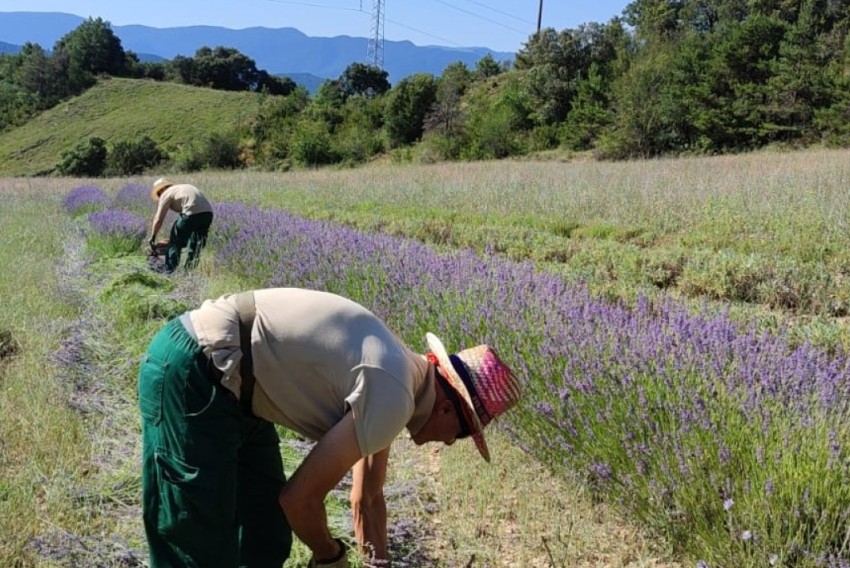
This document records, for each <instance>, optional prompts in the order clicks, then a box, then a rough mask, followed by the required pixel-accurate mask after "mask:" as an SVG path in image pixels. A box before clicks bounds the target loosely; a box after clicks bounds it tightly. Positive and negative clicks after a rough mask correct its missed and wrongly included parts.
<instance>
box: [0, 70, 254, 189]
mask: <svg viewBox="0 0 850 568" xmlns="http://www.w3.org/2000/svg"><path fill="white" fill-rule="evenodd" d="M259 100H260V95H258V94H255V93H242V92H239V93H236V92H227V91H216V90H212V89H202V88H198V87H189V86H186V85H179V84H176V83H159V82H153V81H145V80H135V79H116V78H112V79H102V80H100V81H99V82H98V84H97V85H95V86H94V87H92V88H91V89H89V90H87V91H86V92H85V93H83V94H82V95H80V96H79V97H75V98H73V99H71V100H70V101H67V102H64V103H62V104H60V105H58V106H56V107H54V108H52V109H50V110H48V111H46V112H44V113H42V114H41V115H39V116H37V117H36V118H34V119H32V120H31V121H29V122H27V123H26V124H25V125H24V126H22V127H19V128H16V129H13V130H10V131H8V132H4V133H2V134H0V174H2V175H4V176H28V175H38V174H44V173H49V172H50V171H51V170H52V169H53V168H54V167H55V166H56V163H57V162H58V161H59V159H60V156H61V154H62V152H63V151H65V150H67V149H69V148H72V147H74V146H75V145H76V144H77V143H78V142H80V141H83V140H87V139H89V138H91V137H93V136H97V137H100V138H103V139H104V140H106V142H107V145H111V144H114V143H115V142H118V141H122V140H127V141H135V140H137V139H139V138H141V137H142V136H145V135H147V136H150V137H151V138H152V139H153V140H154V141H155V142H156V143H157V144H158V145H160V146H161V147H162V148H164V149H168V150H172V149H174V148H177V147H179V146H181V145H184V144H188V143H191V142H193V141H195V140H198V139H200V138H201V137H203V136H205V135H207V134H209V133H210V132H215V131H218V130H225V129H229V128H230V127H231V126H236V125H237V124H239V122H240V121H245V120H249V119H250V117H251V116H252V115H253V114H254V112H255V110H256V108H257V107H256V104H257V102H258V101H259Z"/></svg>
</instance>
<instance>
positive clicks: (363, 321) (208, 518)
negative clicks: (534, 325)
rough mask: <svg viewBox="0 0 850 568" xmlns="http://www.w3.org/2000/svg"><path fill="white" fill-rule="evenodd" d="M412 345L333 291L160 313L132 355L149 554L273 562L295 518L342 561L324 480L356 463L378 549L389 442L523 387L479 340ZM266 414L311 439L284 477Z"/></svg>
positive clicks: (503, 407) (248, 295)
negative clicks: (423, 348)
mask: <svg viewBox="0 0 850 568" xmlns="http://www.w3.org/2000/svg"><path fill="white" fill-rule="evenodd" d="M426 342H427V345H428V352H427V353H425V354H419V353H415V352H414V351H412V350H411V349H410V348H409V347H408V346H407V345H405V344H404V343H403V342H402V341H401V340H400V339H399V338H398V337H397V336H396V335H395V333H394V332H392V331H391V330H390V329H389V328H388V327H387V325H386V324H385V323H384V322H383V321H382V320H381V319H379V318H378V317H377V316H376V315H375V314H373V313H372V312H371V311H370V310H368V309H367V308H366V307H364V306H362V305H360V304H358V303H355V302H354V301H352V300H349V299H347V298H343V297H341V296H338V295H335V294H331V293H329V292H322V291H316V290H306V289H299V288H268V289H260V290H253V291H248V292H243V293H240V294H229V295H225V296H222V297H220V298H218V299H216V300H207V301H205V302H203V303H202V304H201V306H200V307H199V308H197V309H194V310H190V311H188V312H186V313H184V314H183V315H181V316H180V317H178V318H175V319H173V320H171V321H170V322H168V323H167V324H166V325H165V326H164V327H163V328H162V329H161V330H160V331H159V333H158V334H157V335H156V336H155V337H154V338H153V340H152V341H151V343H150V346H149V348H148V351H147V354H146V355H145V357H144V359H143V362H142V365H141V368H140V370H139V384H138V390H139V408H140V412H141V416H142V445H143V463H142V487H143V517H144V525H145V531H146V535H147V539H148V546H149V550H150V557H151V566H152V567H154V568H157V567H162V566H201V567H206V566H222V567H229V566H233V567H236V566H250V567H266V566H268V567H272V566H274V567H276V568H279V567H280V566H281V565H282V564H283V562H284V561H285V560H286V558H288V556H289V552H290V547H291V544H292V533H293V532H294V533H295V535H297V536H298V538H299V539H300V540H301V541H302V542H304V543H305V544H306V545H307V546H308V547H309V548H310V550H311V551H312V554H313V558H312V560H311V565H312V566H324V567H345V566H348V559H347V551H346V547H345V545H344V543H343V541H342V540H340V539H339V538H335V537H334V536H333V535H332V534H331V532H330V529H329V528H328V525H327V516H326V511H325V506H324V499H325V496H326V495H327V494H328V493H329V492H330V491H331V490H332V489H333V488H334V487H335V486H336V485H337V484H338V482H339V481H340V480H341V479H342V478H343V476H344V475H345V474H346V473H347V472H348V471H349V470H351V471H352V479H353V482H352V488H351V508H352V514H353V520H354V532H355V537H356V540H357V543H358V545H359V547H360V548H361V550H362V551H363V552H364V553H365V554H367V555H368V556H370V557H371V561H372V562H376V563H380V562H388V560H389V559H388V558H387V556H388V554H387V550H388V546H387V510H386V502H385V500H384V494H383V486H384V480H385V477H386V472H387V464H388V460H389V454H390V445H391V443H392V441H393V440H394V439H395V437H396V436H397V435H398V434H399V433H401V432H402V430H404V429H407V431H408V432H409V433H410V436H411V437H412V439H413V441H414V442H415V443H416V444H417V445H422V444H425V443H427V442H442V443H444V444H446V445H452V444H453V443H454V442H455V440H458V439H462V438H466V437H472V439H473V440H474V442H475V444H476V446H477V448H478V451H479V452H480V454H481V455H482V457H484V459H485V460H487V461H490V453H489V450H488V447H487V443H486V440H485V438H484V428H485V426H487V424H489V423H490V422H491V421H492V420H493V419H495V418H496V417H498V416H499V415H501V414H502V413H504V412H505V411H507V410H508V409H510V408H511V407H513V406H514V405H515V404H516V403H517V402H518V400H519V397H520V388H519V382H518V380H517V379H516V377H515V375H514V374H513V372H512V371H511V370H510V368H509V367H508V366H507V365H506V364H505V363H503V362H502V361H501V360H500V359H499V357H498V355H497V354H496V352H495V351H494V350H493V349H492V348H491V347H488V346H487V345H479V346H477V347H472V348H468V349H464V350H462V351H459V352H457V353H454V354H449V352H448V351H447V350H446V349H445V347H444V346H443V344H442V342H441V341H440V340H439V339H438V338H437V337H436V336H435V335H433V334H431V333H428V334H426ZM275 424H278V425H281V426H284V427H286V428H288V429H290V430H292V431H294V432H296V433H297V434H299V435H301V436H303V437H305V438H308V439H311V440H315V441H316V442H317V443H316V444H315V446H313V448H312V450H311V451H310V452H309V453H308V454H307V456H306V457H305V458H304V460H303V461H302V462H301V464H300V465H299V466H298V468H297V469H296V470H295V472H294V473H293V474H292V475H291V476H289V478H288V479H287V477H286V475H285V473H284V470H283V465H282V461H281V456H280V449H279V438H278V434H277V431H276V430H275Z"/></svg>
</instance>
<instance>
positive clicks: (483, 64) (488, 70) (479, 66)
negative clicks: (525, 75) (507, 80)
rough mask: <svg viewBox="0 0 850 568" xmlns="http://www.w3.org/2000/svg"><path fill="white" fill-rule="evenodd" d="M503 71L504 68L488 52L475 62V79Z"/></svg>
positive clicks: (492, 75) (493, 75)
mask: <svg viewBox="0 0 850 568" xmlns="http://www.w3.org/2000/svg"><path fill="white" fill-rule="evenodd" d="M503 71H504V69H503V68H502V66H501V65H499V63H498V62H497V61H496V59H495V58H494V57H493V54H492V53H488V54H487V55H485V56H484V57H482V58H481V59H479V60H478V61H477V62H476V63H475V78H476V79H486V78H488V77H495V76H496V75H498V74H499V73H502V72H503Z"/></svg>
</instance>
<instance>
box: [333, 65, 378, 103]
mask: <svg viewBox="0 0 850 568" xmlns="http://www.w3.org/2000/svg"><path fill="white" fill-rule="evenodd" d="M388 76H389V75H388V74H387V72H386V71H384V70H383V69H381V68H380V67H376V66H374V65H366V64H364V63H352V64H351V65H349V66H348V67H346V68H345V70H344V71H343V72H342V75H340V77H339V83H340V87H341V89H342V94H343V97H344V98H348V97H352V96H355V95H359V96H363V97H375V96H378V95H383V94H384V93H386V92H387V91H389V90H390V82H389V81H388V80H387V77H388Z"/></svg>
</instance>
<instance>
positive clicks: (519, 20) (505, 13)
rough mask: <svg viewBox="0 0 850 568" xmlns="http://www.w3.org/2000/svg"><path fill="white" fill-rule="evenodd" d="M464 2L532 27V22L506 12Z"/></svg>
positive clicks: (471, 0) (476, 3)
mask: <svg viewBox="0 0 850 568" xmlns="http://www.w3.org/2000/svg"><path fill="white" fill-rule="evenodd" d="M466 2H469V3H470V4H475V5H476V6H481V7H482V8H484V9H485V10H490V11H491V12H495V13H497V14H501V15H503V16H507V17H509V18H513V19H514V20H517V21H518V22H522V23H524V24H531V25H534V22H532V21H530V20H526V19H525V18H521V17H519V16H514V15H513V14H508V13H507V12H503V11H502V10H497V9H496V8H491V7H490V6H488V5H487V4H484V3H483V2H476V1H475V0H466Z"/></svg>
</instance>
